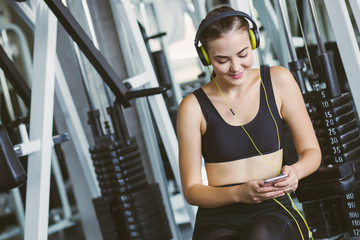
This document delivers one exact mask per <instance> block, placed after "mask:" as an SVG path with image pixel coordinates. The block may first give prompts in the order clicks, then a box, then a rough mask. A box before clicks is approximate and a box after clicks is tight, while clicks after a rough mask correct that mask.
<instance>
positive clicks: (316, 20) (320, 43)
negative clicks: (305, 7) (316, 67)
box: [308, 0, 326, 55]
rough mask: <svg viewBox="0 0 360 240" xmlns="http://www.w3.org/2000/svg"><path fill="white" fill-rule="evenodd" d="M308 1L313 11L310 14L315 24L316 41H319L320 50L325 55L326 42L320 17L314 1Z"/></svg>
mask: <svg viewBox="0 0 360 240" xmlns="http://www.w3.org/2000/svg"><path fill="white" fill-rule="evenodd" d="M308 3H309V7H310V13H311V14H310V15H311V19H312V23H313V26H314V31H315V37H316V41H317V44H318V47H319V51H320V54H321V55H324V54H326V48H325V44H324V42H323V40H322V37H321V34H320V30H319V23H318V17H317V14H316V10H315V6H314V2H313V1H312V0H308Z"/></svg>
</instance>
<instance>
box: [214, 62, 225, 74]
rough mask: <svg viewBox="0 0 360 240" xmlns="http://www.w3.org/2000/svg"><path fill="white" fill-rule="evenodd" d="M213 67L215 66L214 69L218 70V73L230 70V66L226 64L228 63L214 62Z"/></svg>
mask: <svg viewBox="0 0 360 240" xmlns="http://www.w3.org/2000/svg"><path fill="white" fill-rule="evenodd" d="M213 68H214V71H215V72H216V74H221V73H226V72H228V70H229V67H228V66H226V64H224V65H219V64H216V65H215V64H213Z"/></svg>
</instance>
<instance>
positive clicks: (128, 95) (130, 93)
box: [47, 1, 165, 229]
mask: <svg viewBox="0 0 360 240" xmlns="http://www.w3.org/2000/svg"><path fill="white" fill-rule="evenodd" d="M47 4H49V7H50V5H51V2H50V1H48V2H47ZM55 10H56V11H58V10H59V9H55ZM58 14H61V12H60V13H58ZM59 20H60V18H59ZM74 32H75V33H73V34H75V35H76V32H77V31H74ZM70 35H71V34H70ZM77 37H79V38H81V36H77ZM77 43H78V42H77ZM87 43H88V42H87ZM78 44H79V43H78ZM79 46H81V45H79ZM85 48H86V47H85ZM82 50H83V52H84V53H85V52H86V51H88V52H87V53H88V54H90V55H91V54H93V53H94V52H91V51H92V49H90V50H89V49H85V51H84V49H82ZM96 54H98V53H97V52H95V57H94V56H92V57H93V58H95V60H94V61H95V64H94V63H93V62H92V63H93V65H94V66H95V67H96V68H97V70H98V71H99V69H101V73H103V74H105V77H104V75H103V76H102V77H103V78H104V80H105V81H106V79H108V80H107V84H109V85H112V87H114V85H116V84H119V83H121V82H120V81H118V82H117V83H116V84H114V82H115V81H114V82H111V80H109V79H111V78H112V77H114V76H113V75H112V76H111V77H109V76H108V75H109V74H107V73H109V72H106V70H108V69H105V70H104V68H102V67H103V66H101V64H102V62H101V61H97V60H99V58H101V56H100V57H99V55H96ZM89 60H91V59H90V58H89ZM105 65H106V64H105ZM105 67H106V66H105ZM104 72H105V73H104ZM111 73H112V72H111V71H110V75H111ZM115 79H116V76H115ZM116 87H117V89H119V88H120V87H119V86H116ZM123 90H125V92H126V98H123V96H121V95H120V94H122V93H121V92H120V91H118V90H116V89H115V90H112V91H115V93H116V94H115V96H116V97H117V99H116V101H115V103H114V106H117V107H114V108H115V109H117V111H118V110H119V107H120V109H121V108H122V107H123V106H129V105H127V104H128V103H127V101H126V100H128V99H130V98H134V97H135V96H136V95H137V94H139V93H140V96H144V95H146V94H148V93H146V91H148V90H144V91H141V92H136V91H129V89H126V88H123ZM163 90H164V89H161V88H160V90H159V89H157V91H160V92H162V91H163ZM157 93H158V92H157ZM150 94H154V93H150ZM119 99H122V100H119ZM119 102H121V103H122V104H120V106H119ZM109 112H110V110H109ZM118 112H119V111H118ZM92 113H93V112H91V113H89V115H90V116H94V118H92V119H95V120H96V118H97V115H96V111H95V114H92ZM117 116H119V113H118V115H117ZM157 117H158V116H157ZM95 122H96V121H95ZM114 125H115V124H114ZM94 126H95V127H94V129H96V124H95V125H94ZM125 127H126V126H125ZM123 129H124V126H123ZM98 133H100V132H98ZM114 136H115V135H114ZM114 136H113V137H114ZM118 136H119V135H117V137H118ZM99 139H103V138H101V137H100V138H99ZM110 139H112V138H110ZM108 140H109V139H108ZM112 140H114V139H112ZM99 141H102V140H99ZM105 142H107V141H105ZM125 142H126V144H130V145H131V144H133V143H134V142H133V139H129V138H127V140H126V141H125ZM135 145H136V144H135ZM116 147H117V148H119V147H120V145H117V146H116ZM132 147H134V146H132ZM120 148H121V147H120ZM120 148H119V149H117V150H118V151H117V153H118V154H119V152H120ZM94 149H95V150H94ZM94 149H92V150H94V151H95V152H96V154H98V155H97V156H99V155H100V152H99V149H98V148H94ZM103 150H104V149H102V150H101V151H103ZM104 151H105V150H104ZM95 152H92V154H93V153H95ZM125 152H126V151H125ZM125 152H122V153H120V156H118V157H124V156H125V154H126V153H125ZM131 153H132V154H134V152H131ZM136 154H138V153H136ZM92 157H94V156H93V155H92ZM93 160H94V159H93ZM96 160H99V159H96ZM135 160H136V159H135ZM93 162H94V166H95V165H96V164H95V160H94V161H93ZM137 170H139V169H137ZM153 190H154V191H155V192H157V190H156V188H153ZM162 191H163V190H162ZM164 229H165V228H164Z"/></svg>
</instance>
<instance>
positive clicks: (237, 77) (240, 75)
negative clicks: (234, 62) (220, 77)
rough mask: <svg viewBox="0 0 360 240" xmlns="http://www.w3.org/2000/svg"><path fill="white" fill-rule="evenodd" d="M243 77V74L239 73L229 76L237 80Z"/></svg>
mask: <svg viewBox="0 0 360 240" xmlns="http://www.w3.org/2000/svg"><path fill="white" fill-rule="evenodd" d="M243 75H244V72H241V73H237V74H232V75H230V77H231V78H233V79H239V78H241V77H242V76H243Z"/></svg>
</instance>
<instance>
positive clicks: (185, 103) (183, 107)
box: [179, 94, 199, 112]
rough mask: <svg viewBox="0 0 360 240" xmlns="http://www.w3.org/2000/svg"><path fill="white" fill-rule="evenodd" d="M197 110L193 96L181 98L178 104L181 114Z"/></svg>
mask: <svg viewBox="0 0 360 240" xmlns="http://www.w3.org/2000/svg"><path fill="white" fill-rule="evenodd" d="M198 108H199V103H198V101H197V99H196V97H195V95H194V94H189V95H187V96H186V97H184V98H183V100H182V101H181V103H180V106H179V111H181V112H184V111H185V112H187V111H192V110H195V109H198Z"/></svg>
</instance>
